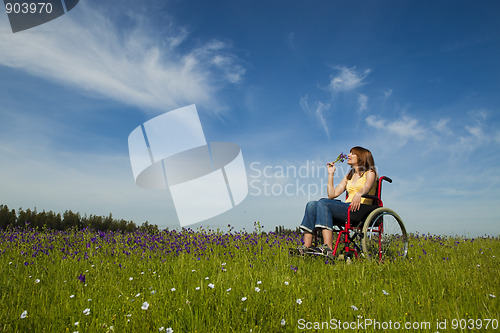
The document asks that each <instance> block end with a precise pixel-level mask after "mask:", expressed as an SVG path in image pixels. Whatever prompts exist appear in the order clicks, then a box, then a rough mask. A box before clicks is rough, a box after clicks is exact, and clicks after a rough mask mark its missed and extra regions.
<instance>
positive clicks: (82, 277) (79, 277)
mask: <svg viewBox="0 0 500 333" xmlns="http://www.w3.org/2000/svg"><path fill="white" fill-rule="evenodd" d="M78 280H80V281H82V283H85V275H83V274H80V276H78Z"/></svg>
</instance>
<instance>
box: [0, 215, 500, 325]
mask: <svg viewBox="0 0 500 333" xmlns="http://www.w3.org/2000/svg"><path fill="white" fill-rule="evenodd" d="M298 244H300V234H296V233H289V234H276V233H272V232H267V233H265V232H262V231H261V228H260V226H259V225H258V224H256V226H255V230H251V231H245V230H243V231H234V230H233V229H230V230H229V232H221V231H219V230H210V229H208V230H204V229H198V230H192V229H183V230H181V231H175V230H173V231H169V230H164V231H158V232H147V231H144V230H143V231H140V230H137V231H135V232H126V233H125V232H120V231H114V232H113V231H107V232H102V231H93V230H91V229H83V230H76V229H71V230H67V231H53V230H34V229H31V228H29V227H26V228H22V229H21V228H8V229H4V230H0V270H1V274H0V302H1V310H0V332H170V333H171V332H266V333H267V332H303V331H306V332H315V331H318V332H319V331H325V332H326V331H333V332H334V331H345V332H382V331H383V332H391V331H394V332H396V331H414V332H448V331H450V332H468V331H477V332H484V331H492V332H494V331H499V330H500V324H499V321H500V312H499V301H498V296H500V274H499V262H498V260H499V258H500V238H499V237H489V236H483V237H477V238H466V237H440V236H434V235H426V234H412V235H411V236H410V243H409V244H410V245H409V255H408V258H407V259H405V260H396V261H393V262H385V263H378V262H376V261H369V260H354V261H353V262H352V263H351V264H347V263H346V262H345V261H333V262H331V261H330V262H328V261H327V260H325V259H324V258H314V257H306V258H303V257H290V256H289V255H288V248H289V247H295V246H297V245H298Z"/></svg>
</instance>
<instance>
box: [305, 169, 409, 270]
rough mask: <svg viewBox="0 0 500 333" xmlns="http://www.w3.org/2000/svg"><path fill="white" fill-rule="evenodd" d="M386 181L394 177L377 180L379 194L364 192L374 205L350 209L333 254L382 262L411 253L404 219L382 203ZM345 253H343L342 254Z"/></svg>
mask: <svg viewBox="0 0 500 333" xmlns="http://www.w3.org/2000/svg"><path fill="white" fill-rule="evenodd" d="M382 181H387V182H388V183H392V179H390V178H389V177H385V176H382V177H380V178H379V179H378V180H377V188H376V195H364V196H363V197H364V198H368V199H372V201H373V204H372V205H364V204H363V205H361V207H360V209H359V210H357V211H356V212H351V209H349V210H348V212H347V221H346V222H345V225H344V226H337V227H338V229H339V230H337V231H335V230H334V232H338V235H337V237H336V241H335V246H334V248H333V256H334V257H337V258H341V259H342V258H343V259H345V260H351V259H353V258H356V259H358V258H360V257H362V258H366V259H370V260H378V261H380V262H384V261H391V260H396V259H404V258H406V257H407V255H408V234H407V233H406V229H405V226H404V224H403V220H402V219H401V217H399V215H398V214H397V213H396V212H394V211H393V210H391V209H389V208H386V207H384V205H383V202H382V197H381V194H382ZM318 234H321V231H320V230H314V241H315V243H316V245H317V244H318ZM341 252H343V253H341Z"/></svg>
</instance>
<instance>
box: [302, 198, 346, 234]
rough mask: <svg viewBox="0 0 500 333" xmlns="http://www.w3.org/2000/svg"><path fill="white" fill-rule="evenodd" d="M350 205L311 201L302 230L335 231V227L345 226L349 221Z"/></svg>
mask: <svg viewBox="0 0 500 333" xmlns="http://www.w3.org/2000/svg"><path fill="white" fill-rule="evenodd" d="M350 205H351V204H350V203H346V202H342V201H340V200H331V199H326V198H323V199H320V200H318V201H309V202H308V203H307V205H306V211H305V214H304V218H303V219H302V223H301V224H300V229H302V230H305V231H308V232H313V230H314V228H322V229H328V230H333V226H334V225H341V226H343V225H344V223H345V221H346V220H347V210H348V209H349V206H350Z"/></svg>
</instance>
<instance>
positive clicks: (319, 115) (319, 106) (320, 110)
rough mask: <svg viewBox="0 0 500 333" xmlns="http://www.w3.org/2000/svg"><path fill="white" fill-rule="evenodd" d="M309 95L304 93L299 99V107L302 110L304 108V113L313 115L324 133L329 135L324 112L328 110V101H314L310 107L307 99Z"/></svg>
mask: <svg viewBox="0 0 500 333" xmlns="http://www.w3.org/2000/svg"><path fill="white" fill-rule="evenodd" d="M308 99H309V97H308V96H307V95H306V96H304V97H302V98H301V99H300V107H301V108H302V110H304V111H305V112H306V113H308V114H309V115H311V116H313V117H314V118H315V119H316V120H317V121H318V122H319V124H320V125H321V127H323V130H324V131H325V133H326V135H327V136H328V137H329V136H330V131H329V129H328V124H327V122H326V120H325V113H326V112H328V110H330V107H331V105H330V104H329V103H322V102H319V101H317V102H315V103H314V105H313V106H312V107H311V106H310V105H309V101H308Z"/></svg>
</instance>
